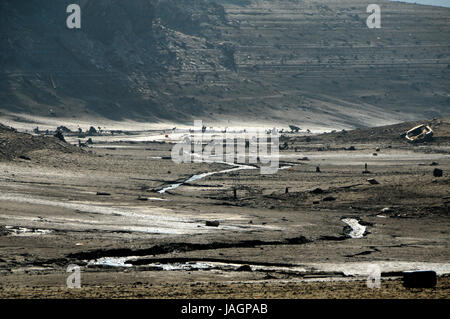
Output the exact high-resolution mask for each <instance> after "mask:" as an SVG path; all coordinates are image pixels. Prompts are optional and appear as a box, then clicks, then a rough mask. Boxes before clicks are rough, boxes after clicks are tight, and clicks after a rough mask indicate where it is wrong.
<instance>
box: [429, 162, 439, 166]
mask: <svg viewBox="0 0 450 319" xmlns="http://www.w3.org/2000/svg"><path fill="white" fill-rule="evenodd" d="M430 166H439V163H438V162H432V163H431V164H430Z"/></svg>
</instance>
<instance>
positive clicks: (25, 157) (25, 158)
mask: <svg viewBox="0 0 450 319" xmlns="http://www.w3.org/2000/svg"><path fill="white" fill-rule="evenodd" d="M19 158H21V159H23V160H26V161H31V158H29V157H28V156H25V155H20V156H19Z"/></svg>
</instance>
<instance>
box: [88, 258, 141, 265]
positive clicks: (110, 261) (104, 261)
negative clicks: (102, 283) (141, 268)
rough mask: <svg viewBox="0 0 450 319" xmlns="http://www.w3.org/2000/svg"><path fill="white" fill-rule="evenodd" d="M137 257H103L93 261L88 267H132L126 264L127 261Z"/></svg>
mask: <svg viewBox="0 0 450 319" xmlns="http://www.w3.org/2000/svg"><path fill="white" fill-rule="evenodd" d="M133 258H137V257H102V258H99V259H96V260H91V261H89V262H88V265H93V266H109V267H132V266H133V265H131V264H126V262H127V261H129V260H131V259H133Z"/></svg>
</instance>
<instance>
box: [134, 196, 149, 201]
mask: <svg viewBox="0 0 450 319" xmlns="http://www.w3.org/2000/svg"><path fill="white" fill-rule="evenodd" d="M137 200H141V201H148V198H147V197H143V196H138V198H137Z"/></svg>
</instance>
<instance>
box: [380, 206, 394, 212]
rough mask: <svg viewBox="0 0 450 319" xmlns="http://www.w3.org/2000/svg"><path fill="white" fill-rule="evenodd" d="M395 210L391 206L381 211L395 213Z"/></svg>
mask: <svg viewBox="0 0 450 319" xmlns="http://www.w3.org/2000/svg"><path fill="white" fill-rule="evenodd" d="M393 212H394V210H393V209H392V208H390V207H385V208H383V209H382V210H381V211H380V213H383V214H390V213H393Z"/></svg>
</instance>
